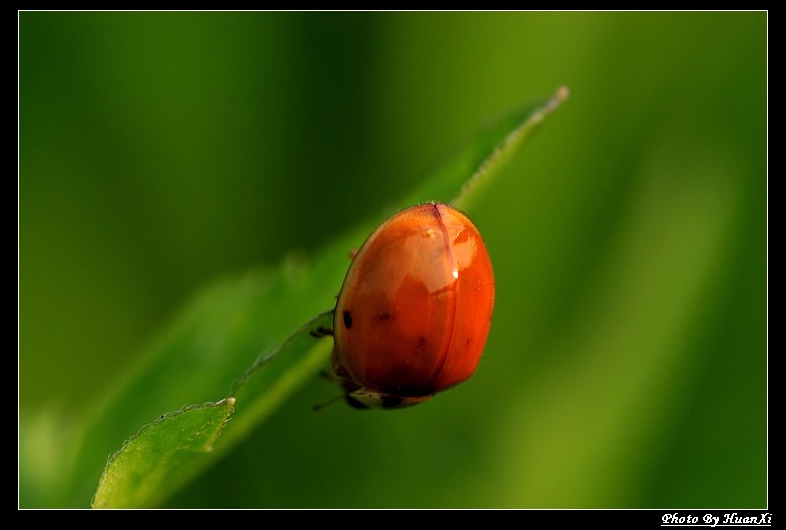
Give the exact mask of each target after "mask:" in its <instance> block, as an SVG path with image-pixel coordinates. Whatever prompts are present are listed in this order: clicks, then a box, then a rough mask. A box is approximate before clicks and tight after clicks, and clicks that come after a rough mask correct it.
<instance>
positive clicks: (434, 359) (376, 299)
mask: <svg viewBox="0 0 786 530" xmlns="http://www.w3.org/2000/svg"><path fill="white" fill-rule="evenodd" d="M493 307H494V273H493V271H492V268H491V259H490V258H489V255H488V252H487V250H486V246H485V244H484V243H483V239H482V238H481V236H480V233H479V232H478V229H477V228H476V227H475V225H474V224H473V223H472V221H470V220H469V218H468V217H467V216H466V215H465V214H463V213H462V212H460V211H458V210H456V209H455V208H453V207H452V206H449V205H447V204H442V203H423V204H418V205H416V206H412V207H410V208H407V209H405V210H402V211H400V212H398V213H396V214H395V215H393V217H391V218H390V219H388V220H387V221H385V222H384V223H382V224H381V225H380V226H379V227H378V228H377V229H376V230H374V232H372V233H371V235H370V236H369V237H368V239H366V241H365V242H364V243H363V245H362V246H361V247H360V249H359V250H358V251H357V253H356V254H355V255H354V257H353V259H352V263H351V265H350V267H349V270H348V271H347V275H346V277H345V278H344V283H343V285H342V287H341V291H340V292H339V295H338V300H337V303H336V308H335V312H334V315H333V337H334V348H333V355H332V367H333V372H334V374H335V376H336V378H337V380H338V383H339V385H340V386H341V388H342V390H343V392H344V397H345V399H346V401H347V402H348V403H349V404H350V405H351V406H353V407H355V408H364V409H365V408H384V409H395V408H402V407H408V406H411V405H416V404H418V403H421V402H423V401H425V400H427V399H429V398H431V397H432V396H433V395H434V394H436V393H437V392H441V391H443V390H445V389H447V388H450V387H452V386H454V385H457V384H459V383H461V382H462V381H465V380H467V379H468V378H469V377H471V376H472V374H473V373H474V372H475V369H476V368H477V365H478V362H479V361H480V358H481V355H482V354H483V348H484V346H485V343H486V338H487V336H488V333H489V326H490V325H491V314H492V310H493Z"/></svg>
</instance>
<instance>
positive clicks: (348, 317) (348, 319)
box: [343, 309, 352, 329]
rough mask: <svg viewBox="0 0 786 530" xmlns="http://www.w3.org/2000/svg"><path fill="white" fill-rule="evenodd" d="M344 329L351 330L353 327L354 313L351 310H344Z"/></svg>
mask: <svg viewBox="0 0 786 530" xmlns="http://www.w3.org/2000/svg"><path fill="white" fill-rule="evenodd" d="M343 317H344V327H345V328H347V329H350V328H351V327H352V313H350V312H349V310H347V309H345V310H344V315H343Z"/></svg>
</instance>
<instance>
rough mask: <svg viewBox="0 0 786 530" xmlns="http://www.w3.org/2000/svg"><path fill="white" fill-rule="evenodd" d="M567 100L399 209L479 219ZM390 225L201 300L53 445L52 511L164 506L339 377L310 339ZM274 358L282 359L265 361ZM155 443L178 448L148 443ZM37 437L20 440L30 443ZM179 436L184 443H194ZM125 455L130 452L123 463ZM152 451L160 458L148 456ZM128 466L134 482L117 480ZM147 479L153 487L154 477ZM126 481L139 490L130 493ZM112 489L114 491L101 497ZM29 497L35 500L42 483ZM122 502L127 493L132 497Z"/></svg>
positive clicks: (519, 123)
mask: <svg viewBox="0 0 786 530" xmlns="http://www.w3.org/2000/svg"><path fill="white" fill-rule="evenodd" d="M566 95H567V91H566V90H565V89H560V91H559V92H558V93H557V94H556V95H555V96H553V97H550V98H547V99H545V100H543V101H540V102H537V103H535V104H532V105H527V106H526V107H524V108H522V109H520V110H518V111H516V112H513V113H511V114H510V115H508V116H506V117H505V118H503V119H502V120H499V121H498V122H496V124H495V125H493V126H491V127H488V128H486V129H484V130H483V131H481V132H480V133H479V134H477V135H476V136H475V137H473V138H472V139H471V140H470V141H469V142H468V143H467V144H466V145H465V146H464V147H463V148H462V149H459V150H458V151H456V152H455V153H454V154H453V156H452V157H449V158H448V161H447V162H445V163H444V164H443V165H442V166H440V167H439V168H438V170H437V171H435V172H434V173H433V174H432V175H431V176H430V177H429V178H427V179H425V180H424V181H423V182H422V184H421V185H420V186H418V187H417V188H416V189H415V190H413V192H412V193H411V194H410V195H408V196H407V197H405V198H403V199H402V200H400V201H397V202H396V204H394V206H395V207H396V208H397V209H398V208H404V207H406V206H409V205H411V204H414V203H417V202H423V201H427V200H438V201H444V202H453V203H454V204H455V205H456V206H458V207H460V208H467V207H468V206H469V205H470V204H471V202H472V201H474V200H477V199H479V198H480V196H481V195H482V193H483V189H484V188H485V186H487V185H488V182H489V178H490V175H492V174H493V172H494V171H493V170H495V169H497V168H498V167H499V166H500V163H501V162H502V161H504V160H505V159H506V158H508V157H510V156H512V155H513V154H514V153H515V151H516V150H517V148H518V147H519V146H520V145H521V144H522V142H523V140H524V139H525V138H526V137H528V136H529V133H530V132H531V131H533V130H534V128H535V127H536V126H537V125H538V124H539V123H540V122H541V121H542V120H543V118H544V117H545V116H546V115H547V114H548V113H549V112H551V111H552V110H553V109H555V108H556V107H557V106H558V105H559V103H561V102H562V101H563V100H564V99H565V97H566ZM388 213H389V212H388ZM383 214H385V215H386V213H385V212H382V213H381V215H383ZM380 220H381V218H380V219H372V220H369V221H368V222H367V223H363V224H362V225H359V226H357V227H356V229H355V230H353V231H352V232H351V233H349V234H346V235H345V236H344V237H342V238H340V239H338V240H336V241H334V242H333V243H332V244H331V245H328V246H326V247H325V248H324V249H323V250H322V251H321V252H320V253H319V254H317V255H316V256H315V257H314V259H313V260H306V259H304V258H303V257H299V256H290V257H288V258H287V259H286V260H285V261H284V263H283V264H282V265H281V266H280V267H278V268H277V269H275V270H269V269H265V270H255V271H251V272H250V273H248V274H245V275H238V276H231V277H228V278H224V279H220V280H218V281H216V282H215V283H214V284H213V285H211V286H208V287H207V288H206V289H204V290H203V291H202V292H200V293H198V295H197V296H196V297H195V298H194V299H193V300H192V301H191V302H190V303H189V304H188V305H187V306H186V307H185V308H184V309H183V311H182V312H181V313H180V314H179V316H178V317H177V318H176V319H175V320H174V321H173V322H172V323H171V324H170V325H169V326H168V327H167V328H166V329H165V331H164V333H163V334H162V335H161V336H159V337H158V338H157V340H156V341H155V342H153V343H152V344H151V346H150V348H149V351H148V352H147V355H146V356H145V360H144V361H143V362H141V363H140V365H139V366H138V368H137V369H136V370H135V371H133V372H132V373H129V374H128V376H127V377H126V378H125V379H124V380H122V381H120V382H118V384H117V385H116V387H115V388H114V389H113V392H112V393H111V394H110V395H109V396H108V397H106V398H105V399H103V400H102V401H101V402H99V403H98V405H97V408H96V409H95V410H93V411H92V413H91V415H90V416H89V417H88V419H87V421H86V422H85V424H84V426H83V428H82V429H81V430H80V432H79V434H78V435H77V436H75V437H74V439H73V440H70V441H62V440H61V441H59V443H58V444H48V445H47V444H42V447H54V446H57V447H60V448H61V449H60V450H61V451H63V452H69V453H70V452H71V451H73V452H74V453H75V454H76V455H77V456H76V457H75V458H74V463H73V465H71V464H70V463H69V464H67V465H68V466H69V469H67V470H66V471H64V474H65V475H66V476H67V477H68V478H67V479H66V480H65V482H66V483H67V484H66V487H65V488H64V489H65V490H66V491H68V492H69V495H70V497H69V498H68V499H66V500H58V499H50V500H51V505H49V506H46V507H57V506H60V505H65V506H73V507H84V506H88V505H89V504H90V500H91V499H93V498H95V499H96V505H106V506H109V505H124V506H126V507H133V506H140V505H144V506H155V505H157V504H160V503H161V502H163V501H164V500H165V499H166V497H167V495H169V494H171V493H172V492H174V491H175V490H176V489H177V488H179V487H180V486H182V485H183V484H184V483H185V482H186V481H187V479H188V478H189V477H194V476H196V475H197V474H198V473H199V472H200V471H201V470H202V469H204V468H205V467H206V466H207V465H209V463H211V462H214V461H215V460H216V459H217V458H218V457H219V456H220V455H222V454H225V453H226V452H227V451H229V450H230V449H231V447H232V446H233V445H234V444H235V443H237V442H238V441H240V440H242V439H243V437H245V436H246V435H247V434H248V433H249V432H250V431H251V430H252V429H254V428H256V427H258V425H259V424H260V423H261V421H262V420H263V419H264V418H265V417H266V416H267V415H268V414H270V412H272V411H273V410H275V409H276V408H277V407H278V406H279V405H280V404H281V403H283V401H284V400H285V399H286V398H287V396H288V395H290V394H291V393H292V392H294V391H295V390H296V389H297V388H298V387H299V386H300V385H302V384H304V383H305V382H306V381H307V380H308V379H309V378H311V379H313V380H317V379H318V373H319V370H320V368H327V367H329V362H328V360H329V354H330V349H331V346H332V341H331V340H330V339H326V340H316V339H315V338H314V337H312V335H311V333H310V331H312V330H313V329H315V328H317V327H330V326H331V324H332V322H331V317H330V315H331V309H332V307H333V305H334V304H335V296H336V295H337V293H338V291H339V289H340V287H341V282H342V279H343V276H344V273H345V272H346V268H347V266H348V264H349V260H348V257H347V254H348V252H349V251H350V250H351V249H352V248H357V247H358V246H359V245H360V244H362V242H363V240H364V239H365V237H366V236H367V235H368V233H370V231H371V230H372V229H373V227H374V226H376V224H377V223H378V222H379V221H380ZM314 315H317V317H314ZM304 322H306V324H305V325H304V324H303V323H304ZM266 356H271V358H270V359H269V361H265V362H262V360H264V359H266ZM233 381H235V382H236V383H235V384H234V385H233V383H232V382H233ZM233 394H236V395H233ZM228 397H233V398H236V402H235V405H234V413H232V417H231V418H230V421H229V423H228V424H227V425H226V427H225V428H224V429H223V431H222V433H221V436H220V437H219V438H218V439H216V440H215V444H214V446H213V447H214V450H213V451H211V452H209V453H206V452H204V451H203V452H199V453H198V456H196V455H195V454H193V450H192V448H191V446H190V445H189V443H187V442H189V440H190V438H189V437H190V436H191V435H190V432H191V431H189V430H188V429H186V430H182V429H181V428H180V426H179V422H181V421H186V420H187V419H189V416H191V415H192V414H194V415H197V414H199V413H200V412H202V411H201V409H200V408H199V407H197V408H190V407H191V406H192V405H191V404H194V403H211V402H216V403H224V404H227V403H228V402H227V401H222V400H225V398H228ZM178 410H179V411H188V412H187V413H181V414H178V415H166V414H165V417H166V418H167V419H165V420H164V421H160V422H157V423H155V424H152V425H155V427H154V428H153V427H146V428H145V430H143V431H142V432H146V433H147V434H146V435H144V438H140V437H141V436H143V434H142V433H140V434H136V435H135V433H136V432H137V431H138V430H139V428H140V426H143V425H150V424H151V422H152V421H153V420H155V418H158V417H160V416H161V414H162V413H165V412H166V411H178ZM183 414H185V416H184V415H183ZM153 434H155V435H156V436H160V438H159V440H165V441H166V445H165V446H161V447H159V446H158V445H157V444H151V443H140V442H142V441H144V440H147V439H148V437H150V436H151V435H153ZM25 436H26V435H25V433H24V432H22V433H20V443H23V440H24V438H25ZM134 436H136V437H135V438H132V437H134ZM179 436H182V437H184V440H182V442H183V443H182V444H181V443H180V442H179V441H178V437H179ZM129 440H132V441H133V440H136V443H132V441H129ZM160 443H164V442H163V441H162V442H160ZM120 447H123V449H121V450H120V451H119V452H117V453H115V452H116V451H118V448H120ZM181 447H182V448H183V449H182V451H181V450H180V449H179V448H181ZM145 451H149V452H150V455H149V456H148V457H145V456H144V452H145ZM161 451H163V452H164V453H168V454H169V455H170V456H169V459H168V460H166V463H165V465H164V464H163V463H162V462H161V461H160V460H159V459H158V458H157V456H156V455H157V452H161ZM126 452H129V454H128V455H126V454H125V453H126ZM181 452H182V453H183V454H181ZM131 453H133V455H132V454H131ZM112 454H114V455H115V456H114V457H113V458H112V460H111V462H110V466H109V467H107V468H106V474H112V475H113V477H112V480H111V481H110V482H109V483H108V482H107V480H108V478H107V476H106V474H105V476H104V478H103V479H101V477H102V471H104V469H105V468H104V465H105V463H106V459H107V457H108V456H109V455H112ZM50 456H51V455H50ZM146 461H149V462H157V461H158V462H159V464H161V465H163V469H160V468H159V467H160V466H142V465H140V468H139V469H137V470H134V469H132V468H133V463H134V462H137V463H141V462H146ZM120 463H123V465H122V469H123V470H124V473H122V474H121V473H118V472H117V468H119V467H121V466H120V465H119V464H120ZM64 465H66V464H64ZM21 467H23V466H22V465H21V464H20V468H21ZM146 474H149V475H150V476H149V477H147V478H146V477H145V475H146ZM123 477H126V478H125V480H126V481H127V483H124V484H121V482H123V480H124V479H123ZM100 479H101V484H102V486H101V489H100V490H99V492H98V493H96V490H95V488H96V486H97V485H98V484H99V480H100ZM107 484H111V488H108V486H107ZM151 484H155V488H152V487H151ZM135 485H138V489H139V491H135V487H136V486H135ZM29 487H30V488H31V489H35V484H30V485H29ZM113 492H122V496H120V495H119V494H117V493H113ZM136 503H139V504H136Z"/></svg>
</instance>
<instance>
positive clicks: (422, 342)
mask: <svg viewBox="0 0 786 530" xmlns="http://www.w3.org/2000/svg"><path fill="white" fill-rule="evenodd" d="M425 345H426V337H424V336H423V335H421V336H419V337H418V346H420V347H421V348H422V347H424V346H425Z"/></svg>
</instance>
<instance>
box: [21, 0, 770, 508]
mask: <svg viewBox="0 0 786 530" xmlns="http://www.w3.org/2000/svg"><path fill="white" fill-rule="evenodd" d="M561 85H567V86H569V87H570V89H571V97H570V99H569V100H568V101H567V102H566V104H565V105H564V106H563V107H562V108H561V109H560V110H558V111H557V112H556V114H554V115H553V116H551V117H549V118H548V119H547V120H546V122H545V123H544V125H543V127H542V129H541V130H540V131H539V132H538V134H537V135H535V136H534V137H533V139H532V140H531V141H530V142H528V143H527V144H526V145H525V146H524V148H523V150H522V151H521V153H520V154H519V155H518V156H517V157H516V159H515V160H514V161H513V163H511V164H510V165H509V166H507V167H506V169H505V171H504V172H503V173H502V174H501V175H500V176H499V177H498V178H497V180H496V181H495V182H494V185H493V186H491V187H490V188H489V189H488V191H487V192H486V194H485V195H484V196H483V198H482V200H481V201H479V204H478V205H477V207H476V208H475V209H474V210H472V211H471V212H470V213H471V215H472V217H473V219H474V220H475V222H476V224H477V225H478V226H479V227H480V228H481V231H482V232H483V234H484V236H485V238H486V243H487V246H488V248H489V251H490V253H491V256H492V259H493V261H494V264H495V270H496V275H497V305H496V311H495V316H494V322H493V326H492V331H491V335H490V338H489V341H488V344H487V348H486V354H485V356H484V359H483V362H482V363H481V366H480V368H479V370H478V372H477V374H476V375H475V377H473V378H472V379H471V380H470V381H469V382H467V383H465V384H464V385H461V386H460V387H458V388H456V389H453V390H451V391H450V392H448V393H445V394H444V395H440V396H438V397H437V398H435V399H434V400H432V401H430V402H428V403H426V404H424V405H421V406H418V407H415V408H413V409H407V410H402V411H396V412H379V413H375V412H371V413H361V412H358V411H355V410H351V409H349V408H348V407H346V406H343V405H341V406H334V407H331V408H328V409H324V410H323V411H322V412H319V413H316V414H315V413H313V412H312V411H311V406H312V405H314V404H315V403H320V402H323V401H325V400H326V399H330V398H331V397H332V396H333V395H334V393H335V391H334V389H332V388H330V387H329V385H326V384H325V383H324V382H322V381H320V380H319V378H318V377H315V379H314V384H313V385H309V386H308V387H307V388H305V389H304V390H303V391H302V392H299V393H298V394H297V395H296V396H294V398H293V399H292V400H291V401H290V402H289V403H288V404H287V405H286V406H285V407H283V408H282V409H280V410H279V411H278V412H277V413H276V414H275V415H274V416H273V417H272V418H271V419H270V420H269V421H268V422H266V423H265V424H263V425H262V426H260V428H259V429H258V430H257V432H256V433H255V434H254V436H253V437H252V438H251V439H249V440H248V441H247V442H246V443H244V444H242V445H241V446H240V447H239V448H238V450H237V451H235V452H233V453H232V454H231V455H230V456H229V457H228V458H226V459H224V460H223V461H221V462H220V463H219V464H218V465H216V466H215V467H213V468H212V469H211V470H210V471H209V472H208V473H207V474H205V475H203V476H202V477H200V479H199V480H198V481H196V482H195V483H193V484H192V485H191V486H189V487H188V488H187V489H186V490H184V491H182V492H181V493H180V494H178V495H177V496H176V497H175V498H173V499H172V500H171V501H170V504H169V506H173V507H284V508H294V507H314V508H319V507H402V508H410V507H411V508H419V507H424V508H427V507H428V508H432V507H433V508H441V507H470V508H472V507H480V508H484V507H512V508H526V507H549V508H563V507H571V508H573V507H576V508H587V507H651V508H689V507H697V508H759V507H765V506H766V505H767V503H768V497H767V412H766V406H767V13H766V12H722V13H706V12H678V13H677V12H675V13H663V12H650V13H636V12H625V13H615V12H581V13H570V12H550V13H535V12H514V13H504V12H502V13H500V12H496V13H480V12H461V13H425V14H421V13H406V12H397V13H327V12H320V13H294V12H290V13H266V12H248V13H238V12H224V13H210V12H194V13H152V12H151V13H145V12H118V13H103V12H52V13H46V12H21V13H19V179H18V184H19V196H18V203H19V224H18V237H19V241H18V243H19V286H18V289H19V291H18V292H19V342H18V348H19V351H18V360H19V373H18V376H19V377H18V379H19V381H18V382H19V415H20V421H21V422H24V421H25V420H26V419H27V418H31V417H36V416H37V415H38V414H40V413H41V412H42V411H47V413H49V414H62V415H63V417H71V416H73V415H79V414H81V412H82V411H84V410H87V409H89V408H90V407H91V406H93V405H94V404H96V403H97V402H100V400H101V399H102V396H103V395H105V394H106V392H108V391H110V390H111V388H112V386H113V383H115V382H116V381H117V380H118V378H119V377H121V376H122V374H124V373H125V372H127V371H128V370H129V369H130V368H131V367H132V366H133V365H134V362H135V357H136V356H138V355H139V353H140V352H141V351H142V350H143V349H144V348H145V347H146V346H147V345H148V344H149V343H150V341H151V340H152V338H153V337H154V336H155V334H156V333H157V332H158V331H160V330H161V329H162V327H163V325H164V324H165V323H166V322H167V321H168V320H169V319H170V318H171V317H172V316H173V315H174V314H175V313H176V312H177V311H178V308H179V307H180V306H181V305H182V303H183V302H184V300H185V299H186V298H187V297H188V296H189V295H191V294H192V293H194V292H195V291H196V290H197V289H199V288H200V286H203V285H204V284H206V283H207V282H209V281H210V280H211V279H213V278H215V277H217V276H220V275H223V274H226V273H232V272H242V271H245V270H248V269H250V268H252V267H255V266H258V265H260V264H261V265H271V266H276V265H277V264H278V263H280V261H281V260H282V259H283V258H284V256H286V255H287V254H288V253H290V252H292V251H299V252H306V253H314V252H317V251H319V249H320V248H321V247H322V246H323V245H324V244H326V243H327V242H329V241H331V240H332V239H334V238H335V237H336V236H337V235H338V234H340V233H342V232H343V231H345V230H347V229H348V228H350V227H352V226H353V225H355V224H357V223H358V222H359V221H362V220H364V219H366V218H368V217H369V216H370V215H372V214H373V213H374V212H376V211H379V209H380V208H381V207H383V206H386V205H388V204H390V203H391V202H394V201H395V200H396V199H397V198H398V197H400V196H402V195H403V194H405V193H406V192H407V190H409V189H410V188H411V187H413V186H414V185H415V184H416V183H417V182H418V181H419V179H420V178H422V177H423V176H424V175H426V174H427V173H428V172H429V171H430V170H431V169H432V168H433V167H434V166H435V164H437V163H438V162H439V161H440V159H442V158H443V157H444V156H445V155H446V154H448V153H449V152H450V150H451V149H452V148H454V147H455V146H456V145H458V144H459V143H460V142H461V141H463V140H464V139H466V138H468V137H470V136H471V135H472V133H473V132H474V131H476V130H477V128H478V127H479V125H481V124H482V123H484V122H485V121H486V120H487V119H489V118H492V117H494V116H495V115H498V114H500V113H503V112H505V111H507V110H509V109H511V108H513V107H517V106H519V105H520V104H521V103H525V102H527V101H529V100H531V99H534V98H541V97H544V96H548V95H550V94H552V93H554V92H555V90H556V89H557V88H558V87H559V86H561ZM338 288H339V286H338V285H337V286H336V291H338ZM219 397H221V396H217V398H219ZM52 411H54V412H52ZM161 412H166V411H161ZM151 419H152V418H151ZM105 457H106V455H97V458H100V459H102V460H103V459H104V458H105ZM52 465H57V464H56V463H52ZM20 504H22V505H24V499H20Z"/></svg>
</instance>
